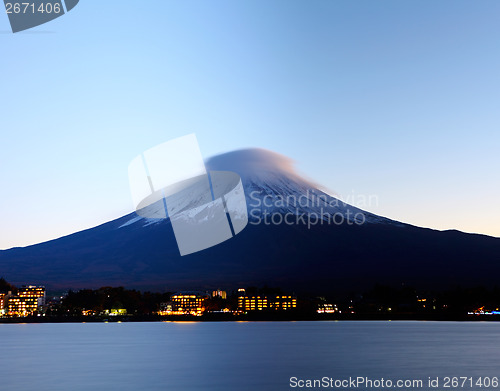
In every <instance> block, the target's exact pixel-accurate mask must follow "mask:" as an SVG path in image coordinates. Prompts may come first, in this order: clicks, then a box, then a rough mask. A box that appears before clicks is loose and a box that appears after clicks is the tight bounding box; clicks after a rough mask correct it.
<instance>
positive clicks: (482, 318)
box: [0, 314, 500, 324]
mask: <svg viewBox="0 0 500 391" xmlns="http://www.w3.org/2000/svg"><path fill="white" fill-rule="evenodd" d="M298 321H305V322H321V321H360V322H362V321H422V322H426V321H428V322H497V321H500V315H435V316H425V315H418V314H398V315H393V316H386V315H379V314H349V315H321V316H304V315H295V316H294V315H293V314H290V315H289V314H265V315H264V316H263V315H262V314H258V316H257V315H253V314H251V315H248V314H247V315H231V314H207V315H202V316H192V315H174V316H160V315H135V316H130V315H129V316H107V317H106V316H27V317H18V318H0V324H27V323H33V324H36V323H126V322H134V323H137V322H298Z"/></svg>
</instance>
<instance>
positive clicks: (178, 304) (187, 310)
mask: <svg viewBox="0 0 500 391" xmlns="http://www.w3.org/2000/svg"><path fill="white" fill-rule="evenodd" d="M207 299H208V295H206V294H203V293H199V292H179V293H176V294H174V295H172V296H171V297H170V303H167V304H166V305H165V307H164V308H162V309H161V310H160V311H159V312H158V313H159V314H160V315H196V316H200V315H202V314H203V312H204V311H205V305H204V304H205V300H207Z"/></svg>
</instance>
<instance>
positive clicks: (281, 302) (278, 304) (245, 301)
mask: <svg viewBox="0 0 500 391" xmlns="http://www.w3.org/2000/svg"><path fill="white" fill-rule="evenodd" d="M294 308H297V298H296V297H295V296H290V295H282V294H279V295H257V296H239V297H238V310H239V311H243V312H249V311H262V310H275V311H286V310H290V309H294Z"/></svg>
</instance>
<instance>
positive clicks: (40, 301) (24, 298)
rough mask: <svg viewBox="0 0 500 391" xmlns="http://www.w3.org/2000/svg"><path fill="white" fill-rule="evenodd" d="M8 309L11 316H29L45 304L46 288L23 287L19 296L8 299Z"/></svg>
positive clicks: (8, 297)
mask: <svg viewBox="0 0 500 391" xmlns="http://www.w3.org/2000/svg"><path fill="white" fill-rule="evenodd" d="M6 301H7V303H6V305H5V307H6V309H7V314H8V315H9V316H28V315H30V314H32V313H34V312H35V311H37V310H38V309H39V308H40V307H41V306H42V305H44V304H45V288H44V287H41V286H33V285H28V286H23V287H22V288H21V289H19V291H18V293H17V295H14V296H7V297H6Z"/></svg>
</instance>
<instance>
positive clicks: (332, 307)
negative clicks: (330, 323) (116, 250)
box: [317, 303, 340, 314]
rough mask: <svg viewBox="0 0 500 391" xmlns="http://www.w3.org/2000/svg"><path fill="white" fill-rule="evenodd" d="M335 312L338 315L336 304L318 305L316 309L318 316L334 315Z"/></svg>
mask: <svg viewBox="0 0 500 391" xmlns="http://www.w3.org/2000/svg"><path fill="white" fill-rule="evenodd" d="M336 312H339V313H340V311H339V309H338V307H337V305H336V304H327V303H321V304H318V309H317V313H318V314H334V313H336Z"/></svg>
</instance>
